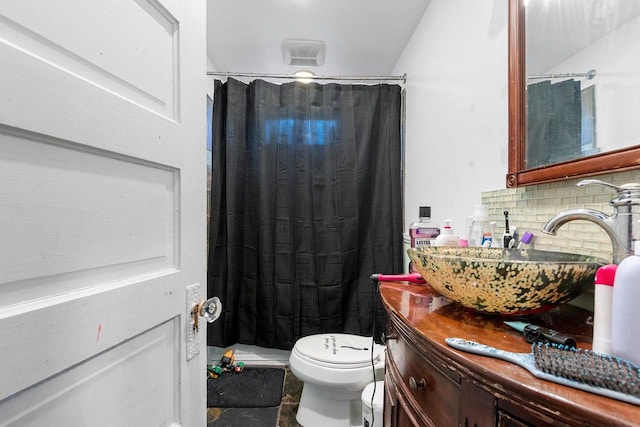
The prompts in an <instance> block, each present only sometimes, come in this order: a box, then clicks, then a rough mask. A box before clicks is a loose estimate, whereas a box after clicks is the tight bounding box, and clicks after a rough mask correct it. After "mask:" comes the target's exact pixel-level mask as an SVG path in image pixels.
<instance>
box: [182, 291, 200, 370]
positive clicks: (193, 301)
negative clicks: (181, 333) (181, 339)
mask: <svg viewBox="0 0 640 427" xmlns="http://www.w3.org/2000/svg"><path fill="white" fill-rule="evenodd" d="M186 300H187V309H186V310H187V313H186V315H187V317H186V322H185V337H186V339H187V362H188V361H189V360H191V359H193V358H194V357H196V356H197V355H198V354H200V333H199V332H198V331H199V330H201V328H198V330H196V329H195V328H194V317H193V308H194V306H196V305H197V304H199V303H200V301H201V300H202V296H201V295H200V283H194V284H193V285H189V286H187V298H186ZM200 321H202V319H200Z"/></svg>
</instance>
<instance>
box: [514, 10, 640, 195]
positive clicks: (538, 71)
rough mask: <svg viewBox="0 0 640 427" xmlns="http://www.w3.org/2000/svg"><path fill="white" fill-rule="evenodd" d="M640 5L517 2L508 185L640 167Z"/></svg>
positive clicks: (527, 183)
mask: <svg viewBox="0 0 640 427" xmlns="http://www.w3.org/2000/svg"><path fill="white" fill-rule="evenodd" d="M639 39H640V1H637V0H590V1H584V0H509V162H508V173H507V187H516V186H522V185H530V184H538V183H543V182H551V181H559V180H563V179H569V178H576V177H580V176H590V175H598V174H602V173H608V172H612V171H620V170H626V169H634V168H639V167H640V67H639V66H638V64H640V49H638V48H637V47H636V46H635V44H636V41H637V40H639Z"/></svg>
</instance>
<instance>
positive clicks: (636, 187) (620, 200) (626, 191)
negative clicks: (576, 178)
mask: <svg viewBox="0 0 640 427" xmlns="http://www.w3.org/2000/svg"><path fill="white" fill-rule="evenodd" d="M584 185H603V186H605V187H611V188H613V189H615V190H616V191H617V192H618V196H617V197H615V198H614V199H613V200H611V201H610V202H609V203H610V204H611V206H614V207H616V208H617V207H624V206H630V205H640V184H638V183H635V182H630V183H628V184H622V185H614V184H609V183H608V182H604V181H600V180H599V179H584V180H582V181H580V182H578V183H577V184H576V186H577V187H582V186H584Z"/></svg>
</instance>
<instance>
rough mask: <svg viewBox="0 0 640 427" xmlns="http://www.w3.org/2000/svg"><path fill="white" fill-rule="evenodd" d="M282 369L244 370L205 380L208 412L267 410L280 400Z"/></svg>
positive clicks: (276, 404)
mask: <svg viewBox="0 0 640 427" xmlns="http://www.w3.org/2000/svg"><path fill="white" fill-rule="evenodd" d="M283 381H284V369H280V368H245V369H244V370H243V371H242V372H238V373H236V372H225V373H224V374H222V375H220V376H219V377H218V378H208V379H207V407H208V408H267V407H270V406H279V405H280V401H281V400H282V383H283Z"/></svg>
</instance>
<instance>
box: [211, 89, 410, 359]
mask: <svg viewBox="0 0 640 427" xmlns="http://www.w3.org/2000/svg"><path fill="white" fill-rule="evenodd" d="M212 145H213V152H212V155H213V165H212V182H211V211H210V217H211V220H210V238H209V265H208V294H209V295H210V296H214V295H215V296H218V297H220V299H221V300H222V304H223V314H222V316H221V317H220V319H219V320H217V321H216V322H215V323H213V324H212V325H210V326H209V328H208V331H209V332H208V343H209V345H216V346H222V347H224V346H229V345H232V344H234V343H245V344H255V345H259V346H263V347H269V348H280V349H291V348H292V347H293V344H294V343H295V341H296V340H297V339H298V338H300V337H302V336H306V335H310V334H314V333H321V332H346V333H354V334H361V335H369V334H371V333H373V331H372V328H373V323H374V322H373V319H374V310H375V313H376V316H375V318H376V321H375V323H376V325H377V327H376V330H377V331H378V332H376V334H375V335H378V333H379V331H382V330H383V327H384V319H385V316H384V311H383V310H382V307H381V304H380V301H379V296H378V295H377V293H376V292H375V291H376V289H375V286H374V285H373V284H372V282H371V280H370V279H369V276H370V275H371V274H372V273H378V272H387V273H389V272H395V273H397V272H401V271H402V195H401V193H402V184H401V183H402V177H401V148H400V87H399V86H395V85H386V84H380V85H376V86H365V85H338V84H326V85H321V84H317V83H311V84H303V83H299V82H293V83H286V84H282V85H277V84H272V83H268V82H266V81H262V80H255V81H253V82H252V83H251V84H248V85H247V84H244V83H242V82H239V81H237V80H234V79H229V80H228V81H227V82H226V83H224V84H221V83H220V82H216V88H215V94H214V110H213V144H212Z"/></svg>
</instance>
